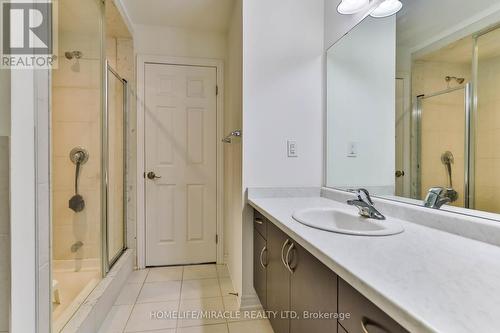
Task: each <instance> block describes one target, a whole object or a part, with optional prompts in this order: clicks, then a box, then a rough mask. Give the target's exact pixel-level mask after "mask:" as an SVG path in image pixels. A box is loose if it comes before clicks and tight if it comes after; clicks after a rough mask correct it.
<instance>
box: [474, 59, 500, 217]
mask: <svg viewBox="0 0 500 333" xmlns="http://www.w3.org/2000/svg"><path fill="white" fill-rule="evenodd" d="M499 86H500V57H495V58H491V59H488V60H483V59H481V60H480V61H479V72H478V113H477V142H476V172H475V175H476V179H475V180H476V188H475V208H476V209H479V210H484V211H489V212H495V213H500V200H498V198H499V195H500V172H499V170H500V148H499V147H500V94H499V93H498V87H499Z"/></svg>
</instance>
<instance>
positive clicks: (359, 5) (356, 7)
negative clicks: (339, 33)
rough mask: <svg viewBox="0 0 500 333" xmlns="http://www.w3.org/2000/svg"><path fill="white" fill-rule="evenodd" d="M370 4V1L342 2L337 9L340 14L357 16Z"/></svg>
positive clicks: (352, 0)
mask: <svg viewBox="0 0 500 333" xmlns="http://www.w3.org/2000/svg"><path fill="white" fill-rule="evenodd" d="M369 3H370V0H342V2H341V3H340V4H339V6H338V7H337V11H338V12H339V13H340V14H346V15H350V14H356V13H358V12H360V11H361V10H362V9H363V8H364V7H366V6H367V5H368V4H369Z"/></svg>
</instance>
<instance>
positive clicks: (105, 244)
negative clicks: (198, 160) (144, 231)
mask: <svg viewBox="0 0 500 333" xmlns="http://www.w3.org/2000/svg"><path fill="white" fill-rule="evenodd" d="M105 68H106V71H105V73H104V104H105V107H104V112H103V126H102V140H103V142H102V150H103V152H102V155H103V159H102V162H103V174H104V181H103V189H102V192H103V196H102V206H101V207H102V239H101V241H102V245H101V246H102V263H103V276H106V275H107V273H108V272H109V271H110V270H111V267H113V265H114V264H115V263H116V262H117V261H118V259H120V257H121V255H122V254H123V253H124V252H125V250H126V249H127V223H126V222H127V216H128V212H127V200H126V199H127V167H128V166H127V147H128V140H127V133H128V130H127V129H128V117H129V112H128V82H127V80H125V79H123V78H122V77H121V76H120V75H119V74H118V73H117V72H116V71H115V70H114V69H113V67H111V65H110V64H109V61H107V60H106V61H105ZM109 73H111V74H112V75H114V76H115V77H116V78H117V79H118V80H120V81H121V82H122V84H123V110H122V111H123V152H122V154H123V221H122V223H123V247H122V249H121V251H120V252H119V253H117V254H116V255H115V256H114V257H113V258H112V259H111V260H110V259H109V239H108V235H109V232H108V222H109V218H108V216H109V214H108V212H109V204H108V193H109V183H108V182H109V89H108V84H109Z"/></svg>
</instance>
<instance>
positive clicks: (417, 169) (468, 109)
mask: <svg viewBox="0 0 500 333" xmlns="http://www.w3.org/2000/svg"><path fill="white" fill-rule="evenodd" d="M472 86H473V85H472V84H471V83H467V84H465V85H463V86H459V87H456V88H449V89H446V90H442V91H438V92H435V93H432V94H427V95H419V96H416V97H415V101H416V102H415V104H414V105H415V106H416V107H415V108H414V110H413V122H414V124H415V125H414V126H413V130H414V132H415V133H416V134H415V135H414V140H415V144H414V149H415V152H416V153H415V155H414V158H415V159H416V161H415V162H416V163H414V164H413V166H414V171H413V172H412V183H414V184H415V186H414V187H413V189H414V191H413V197H414V198H415V199H419V198H420V195H421V193H422V168H421V164H422V102H423V101H424V100H425V99H428V98H432V97H437V96H442V95H446V94H449V93H452V92H456V91H464V105H465V108H464V111H465V114H464V116H465V119H464V120H465V133H464V208H469V209H473V208H474V163H473V162H474V148H473V147H474V145H473V144H474V142H473V141H474V140H473V138H474V135H473V133H474V132H473V131H474V126H473V125H474V121H473V118H474V117H472V100H471V97H472V96H473V95H472V93H471V92H472Z"/></svg>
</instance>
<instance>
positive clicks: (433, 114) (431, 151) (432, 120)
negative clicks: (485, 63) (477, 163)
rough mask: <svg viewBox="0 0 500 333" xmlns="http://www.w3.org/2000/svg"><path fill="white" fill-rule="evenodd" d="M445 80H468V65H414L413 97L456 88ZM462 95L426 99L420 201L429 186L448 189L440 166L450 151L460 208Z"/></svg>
mask: <svg viewBox="0 0 500 333" xmlns="http://www.w3.org/2000/svg"><path fill="white" fill-rule="evenodd" d="M446 76H457V77H463V78H465V80H466V82H469V81H470V78H471V65H470V64H467V63H460V64H453V63H444V62H431V61H417V62H415V63H414V65H413V75H412V96H419V95H425V94H427V95H429V94H433V93H437V92H440V91H444V90H446V89H448V88H449V87H457V84H456V83H453V82H452V83H451V84H450V85H448V83H447V82H446V81H445V77H446ZM464 107H465V106H464V95H463V93H460V92H455V93H452V94H447V95H444V96H441V97H435V98H431V99H427V100H426V101H425V102H424V109H425V113H424V115H423V116H422V163H421V165H422V179H421V186H422V187H421V197H422V198H424V197H425V195H426V193H427V191H428V189H429V188H430V187H432V186H447V184H448V180H447V172H446V169H445V166H444V165H443V164H442V163H441V160H440V157H441V154H442V153H443V152H444V151H446V150H450V151H451V152H452V153H453V155H454V157H455V163H454V164H453V167H452V175H453V176H452V180H453V187H454V188H455V190H457V192H458V193H459V200H458V201H457V202H455V203H454V205H458V206H462V205H463V202H464V201H463V198H464V151H465V146H464V139H465V137H464V135H465V127H464V126H465V123H464V121H465V109H464Z"/></svg>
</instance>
